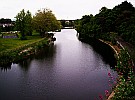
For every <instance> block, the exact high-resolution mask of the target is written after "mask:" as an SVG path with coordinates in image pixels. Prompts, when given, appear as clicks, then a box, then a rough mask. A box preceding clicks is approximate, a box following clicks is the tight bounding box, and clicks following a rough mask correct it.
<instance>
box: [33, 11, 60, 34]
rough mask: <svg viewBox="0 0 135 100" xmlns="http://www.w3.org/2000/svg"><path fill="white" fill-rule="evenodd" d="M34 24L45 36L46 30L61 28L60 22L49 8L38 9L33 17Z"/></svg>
mask: <svg viewBox="0 0 135 100" xmlns="http://www.w3.org/2000/svg"><path fill="white" fill-rule="evenodd" d="M33 26H34V28H35V29H36V31H38V32H40V34H41V35H42V36H43V35H44V34H45V33H46V32H49V31H55V30H58V29H60V22H59V21H57V19H56V17H55V15H54V14H53V13H52V11H51V10H49V9H43V10H38V11H37V13H36V14H35V16H34V17H33Z"/></svg>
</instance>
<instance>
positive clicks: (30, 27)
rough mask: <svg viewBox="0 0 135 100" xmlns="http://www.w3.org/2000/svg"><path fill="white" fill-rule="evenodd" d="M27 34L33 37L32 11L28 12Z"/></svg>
mask: <svg viewBox="0 0 135 100" xmlns="http://www.w3.org/2000/svg"><path fill="white" fill-rule="evenodd" d="M25 17H26V27H25V28H26V34H27V35H28V36H31V35H32V30H33V29H32V15H31V13H30V11H29V10H28V11H27V13H26V16H25Z"/></svg>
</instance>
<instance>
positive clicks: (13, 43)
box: [0, 36, 53, 66]
mask: <svg viewBox="0 0 135 100" xmlns="http://www.w3.org/2000/svg"><path fill="white" fill-rule="evenodd" d="M0 41H2V42H1V45H2V47H1V52H0V65H1V66H5V65H9V64H11V63H12V62H18V61H20V60H23V59H26V58H28V57H29V56H30V55H33V54H35V53H36V52H38V50H40V49H41V48H43V47H44V46H49V45H50V44H51V43H52V41H53V40H52V37H47V38H41V37H37V36H36V37H34V38H32V37H30V38H29V40H23V41H22V40H19V39H1V40H0ZM3 46H5V48H4V47H3Z"/></svg>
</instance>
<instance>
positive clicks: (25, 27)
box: [15, 9, 32, 40]
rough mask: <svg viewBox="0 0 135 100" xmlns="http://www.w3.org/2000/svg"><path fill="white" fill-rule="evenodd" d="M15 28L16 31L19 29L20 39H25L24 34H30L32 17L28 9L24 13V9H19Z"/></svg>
mask: <svg viewBox="0 0 135 100" xmlns="http://www.w3.org/2000/svg"><path fill="white" fill-rule="evenodd" d="M15 18H16V24H15V25H16V29H17V30H18V31H20V33H21V37H20V39H22V40H24V39H26V37H25V36H26V34H28V35H31V32H32V28H31V27H32V26H31V25H32V24H31V22H32V17H31V13H30V12H29V11H27V13H25V10H24V9H23V10H22V11H20V13H18V14H17V15H16V17H15Z"/></svg>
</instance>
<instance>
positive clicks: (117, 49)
mask: <svg viewBox="0 0 135 100" xmlns="http://www.w3.org/2000/svg"><path fill="white" fill-rule="evenodd" d="M99 40H100V41H101V42H103V43H105V44H108V45H109V46H110V47H111V48H112V49H113V50H114V51H115V53H116V55H117V57H118V56H121V55H119V53H121V51H120V50H121V49H123V50H126V49H128V50H129V46H128V45H127V46H125V45H123V44H126V43H124V42H122V43H121V41H117V44H116V45H113V44H112V43H111V42H108V41H103V40H101V39H99ZM125 48H126V49H125ZM128 52H130V54H131V51H128ZM128 52H127V54H128V56H129V57H130V58H131V56H130V54H129V53H128ZM131 66H133V67H134V62H133V60H132V63H131ZM132 69H133V68H132ZM132 71H133V70H132ZM130 73H131V76H128V78H129V83H128V81H125V82H124V80H123V75H119V78H118V83H117V85H116V86H115V88H114V89H113V91H112V92H111V94H110V95H109V96H108V98H107V100H117V99H116V98H117V97H116V96H115V94H116V95H117V92H118V91H119V89H122V88H123V89H124V88H125V87H123V86H129V87H128V88H129V89H130V88H133V89H131V90H132V91H134V81H133V80H134V75H132V74H133V72H130ZM121 80H122V81H121ZM132 85H133V86H132ZM121 86H122V87H121ZM130 86H131V87H130ZM126 88H127V87H126ZM131 90H130V94H134V93H131ZM120 91H121V90H120ZM120 91H119V92H120ZM122 91H123V90H122ZM124 91H125V89H124ZM126 92H127V94H128V92H129V90H127V91H126ZM120 93H122V92H120ZM123 94H124V92H123ZM119 96H122V95H119ZM127 96H128V95H127ZM130 96H131V97H130V98H129V97H120V98H123V99H124V100H125V99H126V100H127V99H130V100H134V98H135V95H130Z"/></svg>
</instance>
